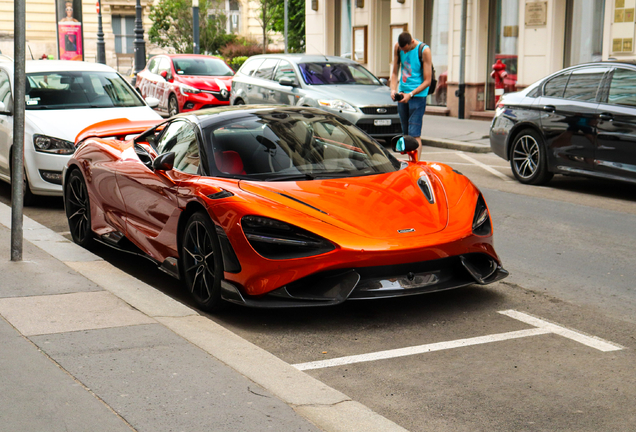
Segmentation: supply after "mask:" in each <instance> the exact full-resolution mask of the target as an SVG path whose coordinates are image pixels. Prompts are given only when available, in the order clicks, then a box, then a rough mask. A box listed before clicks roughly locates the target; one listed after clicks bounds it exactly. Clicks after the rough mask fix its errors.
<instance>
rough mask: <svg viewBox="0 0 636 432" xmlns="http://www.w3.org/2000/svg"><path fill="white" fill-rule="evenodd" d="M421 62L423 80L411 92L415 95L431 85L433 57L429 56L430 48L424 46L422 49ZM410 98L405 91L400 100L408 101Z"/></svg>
mask: <svg viewBox="0 0 636 432" xmlns="http://www.w3.org/2000/svg"><path fill="white" fill-rule="evenodd" d="M422 63H423V64H422V69H423V71H424V80H423V81H422V84H420V85H419V86H417V88H416V89H415V90H413V91H412V92H411V93H413V96H415V95H416V94H418V93H420V92H423V91H424V89H425V88H426V87H428V86H430V85H431V79H432V77H433V58H432V56H431V49H430V48H425V49H424V51H422ZM410 99H411V95H410V94H408V93H405V94H404V99H402V100H401V102H408V101H409V100H410Z"/></svg>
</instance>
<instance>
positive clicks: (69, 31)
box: [55, 0, 84, 60]
mask: <svg viewBox="0 0 636 432" xmlns="http://www.w3.org/2000/svg"><path fill="white" fill-rule="evenodd" d="M55 5H56V14H57V44H58V45H57V51H58V54H59V58H60V60H84V44H83V39H84V38H83V35H84V33H83V32H82V21H81V20H82V2H81V0H73V1H71V0H56V2H55Z"/></svg>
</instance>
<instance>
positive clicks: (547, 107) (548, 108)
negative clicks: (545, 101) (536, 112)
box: [541, 105, 556, 113]
mask: <svg viewBox="0 0 636 432" xmlns="http://www.w3.org/2000/svg"><path fill="white" fill-rule="evenodd" d="M541 109H542V110H543V111H545V112H549V113H553V112H555V111H556V108H555V107H554V105H544V106H543V108H541Z"/></svg>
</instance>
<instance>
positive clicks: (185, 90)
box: [179, 84, 201, 96]
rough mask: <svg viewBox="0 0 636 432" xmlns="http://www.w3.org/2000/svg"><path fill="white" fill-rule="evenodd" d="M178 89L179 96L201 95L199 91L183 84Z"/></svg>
mask: <svg viewBox="0 0 636 432" xmlns="http://www.w3.org/2000/svg"><path fill="white" fill-rule="evenodd" d="M179 89H181V94H182V95H184V96H187V95H189V94H197V93H201V90H199V89H195V88H194V87H190V86H189V85H185V84H181V85H180V86H179Z"/></svg>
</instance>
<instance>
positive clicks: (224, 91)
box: [221, 89, 228, 98]
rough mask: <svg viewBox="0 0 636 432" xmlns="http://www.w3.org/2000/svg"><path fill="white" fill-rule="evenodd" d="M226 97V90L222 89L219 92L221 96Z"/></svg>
mask: <svg viewBox="0 0 636 432" xmlns="http://www.w3.org/2000/svg"><path fill="white" fill-rule="evenodd" d="M227 95H228V93H227V90H225V89H223V90H221V96H223V97H224V98H226V97H227Z"/></svg>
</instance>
